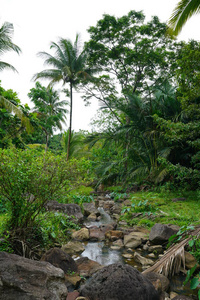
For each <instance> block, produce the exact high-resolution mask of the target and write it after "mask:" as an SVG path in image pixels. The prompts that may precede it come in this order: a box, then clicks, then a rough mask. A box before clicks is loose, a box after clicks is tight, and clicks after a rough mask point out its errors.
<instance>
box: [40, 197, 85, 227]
mask: <svg viewBox="0 0 200 300" xmlns="http://www.w3.org/2000/svg"><path fill="white" fill-rule="evenodd" d="M46 209H47V210H49V211H58V212H63V213H64V214H66V215H67V216H70V217H75V219H76V220H77V221H79V222H82V221H83V214H82V212H81V208H80V206H79V205H78V204H74V203H67V204H64V203H59V202H57V201H48V202H47V204H46Z"/></svg>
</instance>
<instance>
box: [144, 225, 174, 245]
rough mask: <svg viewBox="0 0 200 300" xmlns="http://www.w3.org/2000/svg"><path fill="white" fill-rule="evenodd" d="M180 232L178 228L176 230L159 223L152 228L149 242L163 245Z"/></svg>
mask: <svg viewBox="0 0 200 300" xmlns="http://www.w3.org/2000/svg"><path fill="white" fill-rule="evenodd" d="M178 230H179V229H178V228H177V227H176V228H174V226H170V225H165V224H160V223H157V224H155V225H154V226H153V227H152V228H151V232H150V234H149V240H150V241H151V242H152V243H153V244H157V245H160V244H163V243H165V242H167V241H168V239H169V238H170V236H172V235H174V234H176V233H177V232H178Z"/></svg>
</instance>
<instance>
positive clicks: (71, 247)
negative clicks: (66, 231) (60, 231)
mask: <svg viewBox="0 0 200 300" xmlns="http://www.w3.org/2000/svg"><path fill="white" fill-rule="evenodd" d="M61 249H62V250H63V251H65V252H66V253H67V254H69V255H75V254H80V253H82V252H83V251H84V250H85V248H84V246H83V244H82V243H81V242H78V241H70V242H68V243H67V244H65V245H63V246H62V248H61Z"/></svg>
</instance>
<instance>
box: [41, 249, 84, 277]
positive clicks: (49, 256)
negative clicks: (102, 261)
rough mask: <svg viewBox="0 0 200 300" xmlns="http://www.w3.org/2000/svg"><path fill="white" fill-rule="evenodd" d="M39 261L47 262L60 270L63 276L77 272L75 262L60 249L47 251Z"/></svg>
mask: <svg viewBox="0 0 200 300" xmlns="http://www.w3.org/2000/svg"><path fill="white" fill-rule="evenodd" d="M41 261H48V262H49V263H51V264H52V265H53V266H54V267H56V268H60V269H62V270H63V271H64V273H65V274H66V273H68V272H77V271H78V267H77V265H76V262H75V260H74V259H73V258H72V257H71V256H70V255H69V254H67V253H66V252H64V251H63V250H61V249H60V248H51V249H49V250H48V251H47V252H46V253H45V254H44V255H43V256H42V258H41Z"/></svg>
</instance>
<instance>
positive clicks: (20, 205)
mask: <svg viewBox="0 0 200 300" xmlns="http://www.w3.org/2000/svg"><path fill="white" fill-rule="evenodd" d="M78 177H79V176H78V171H77V168H76V163H75V162H74V161H69V162H67V160H66V156H65V155H60V156H56V155H53V154H52V153H50V152H49V153H48V152H47V153H45V152H38V151H36V150H34V149H32V150H25V151H22V150H17V149H4V150H2V149H0V194H1V195H2V196H3V197H4V198H5V199H6V201H7V203H8V207H9V210H10V214H11V217H10V219H9V224H8V228H9V230H12V231H13V232H17V234H19V235H20V234H22V235H27V234H28V231H29V229H30V228H32V227H33V225H34V224H35V221H36V217H37V216H38V214H39V213H40V212H41V211H42V210H43V209H44V206H45V204H46V202H47V201H49V200H54V195H55V194H56V192H58V191H60V190H62V189H66V190H67V189H68V188H69V186H70V184H71V183H73V182H75V181H76V180H77V178H78Z"/></svg>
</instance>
